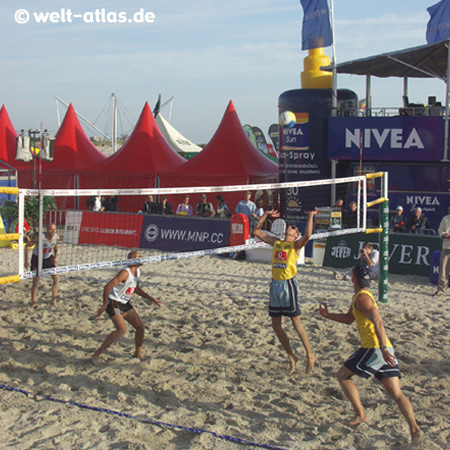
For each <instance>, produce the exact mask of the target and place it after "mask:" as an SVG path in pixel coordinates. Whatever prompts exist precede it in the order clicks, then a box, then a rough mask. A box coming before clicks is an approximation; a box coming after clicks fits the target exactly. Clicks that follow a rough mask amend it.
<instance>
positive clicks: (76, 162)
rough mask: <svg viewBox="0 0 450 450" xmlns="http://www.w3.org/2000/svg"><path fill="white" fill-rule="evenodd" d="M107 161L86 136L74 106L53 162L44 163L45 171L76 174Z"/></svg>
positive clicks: (61, 130) (58, 136) (57, 142)
mask: <svg viewBox="0 0 450 450" xmlns="http://www.w3.org/2000/svg"><path fill="white" fill-rule="evenodd" d="M105 159H106V156H105V155H104V154H103V153H102V152H101V151H100V150H98V149H97V147H95V145H94V144H93V143H92V142H91V141H90V139H89V138H88V137H87V136H86V133H85V132H84V130H83V128H82V127H81V124H80V122H79V120H78V118H77V115H76V113H75V110H74V108H73V106H72V104H70V105H69V108H68V109H67V112H66V116H65V117H64V120H63V123H62V124H61V127H60V128H59V130H58V133H57V134H56V139H55V141H54V145H53V161H43V163H42V168H43V170H46V171H47V170H48V171H53V170H55V171H71V172H75V171H77V170H78V169H81V168H83V167H90V166H92V165H93V164H97V163H99V162H101V161H103V160H105Z"/></svg>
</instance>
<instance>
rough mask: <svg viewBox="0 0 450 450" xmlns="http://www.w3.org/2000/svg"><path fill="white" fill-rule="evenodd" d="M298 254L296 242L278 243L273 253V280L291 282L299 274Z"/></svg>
mask: <svg viewBox="0 0 450 450" xmlns="http://www.w3.org/2000/svg"><path fill="white" fill-rule="evenodd" d="M297 259H298V254H297V252H296V251H295V247H294V242H286V241H276V242H275V243H274V244H273V252H272V278H273V279H274V280H290V279H291V278H293V277H294V276H295V274H296V273H297Z"/></svg>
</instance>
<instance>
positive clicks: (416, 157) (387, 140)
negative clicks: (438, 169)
mask: <svg viewBox="0 0 450 450" xmlns="http://www.w3.org/2000/svg"><path fill="white" fill-rule="evenodd" d="M443 136H444V121H443V119H442V118H441V117H409V116H398V117H331V118H330V119H329V121H328V158H329V159H352V160H359V158H360V150H361V149H362V159H363V160H374V161H380V160H389V161H422V162H424V161H440V160H441V159H442V155H443V146H444V142H443Z"/></svg>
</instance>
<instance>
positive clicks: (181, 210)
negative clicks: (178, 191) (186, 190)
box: [175, 194, 194, 216]
mask: <svg viewBox="0 0 450 450" xmlns="http://www.w3.org/2000/svg"><path fill="white" fill-rule="evenodd" d="M193 213H194V212H193V210H192V206H191V205H190V204H189V195H187V194H185V195H184V197H183V202H182V203H180V204H179V205H178V206H177V209H176V211H175V214H177V215H179V216H192V214H193Z"/></svg>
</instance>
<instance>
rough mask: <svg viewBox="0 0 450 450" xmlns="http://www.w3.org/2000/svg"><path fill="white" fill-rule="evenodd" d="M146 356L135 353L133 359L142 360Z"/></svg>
mask: <svg viewBox="0 0 450 450" xmlns="http://www.w3.org/2000/svg"><path fill="white" fill-rule="evenodd" d="M143 357H144V356H143V355H142V353H135V354H134V355H133V358H139V359H142V358H143Z"/></svg>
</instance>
